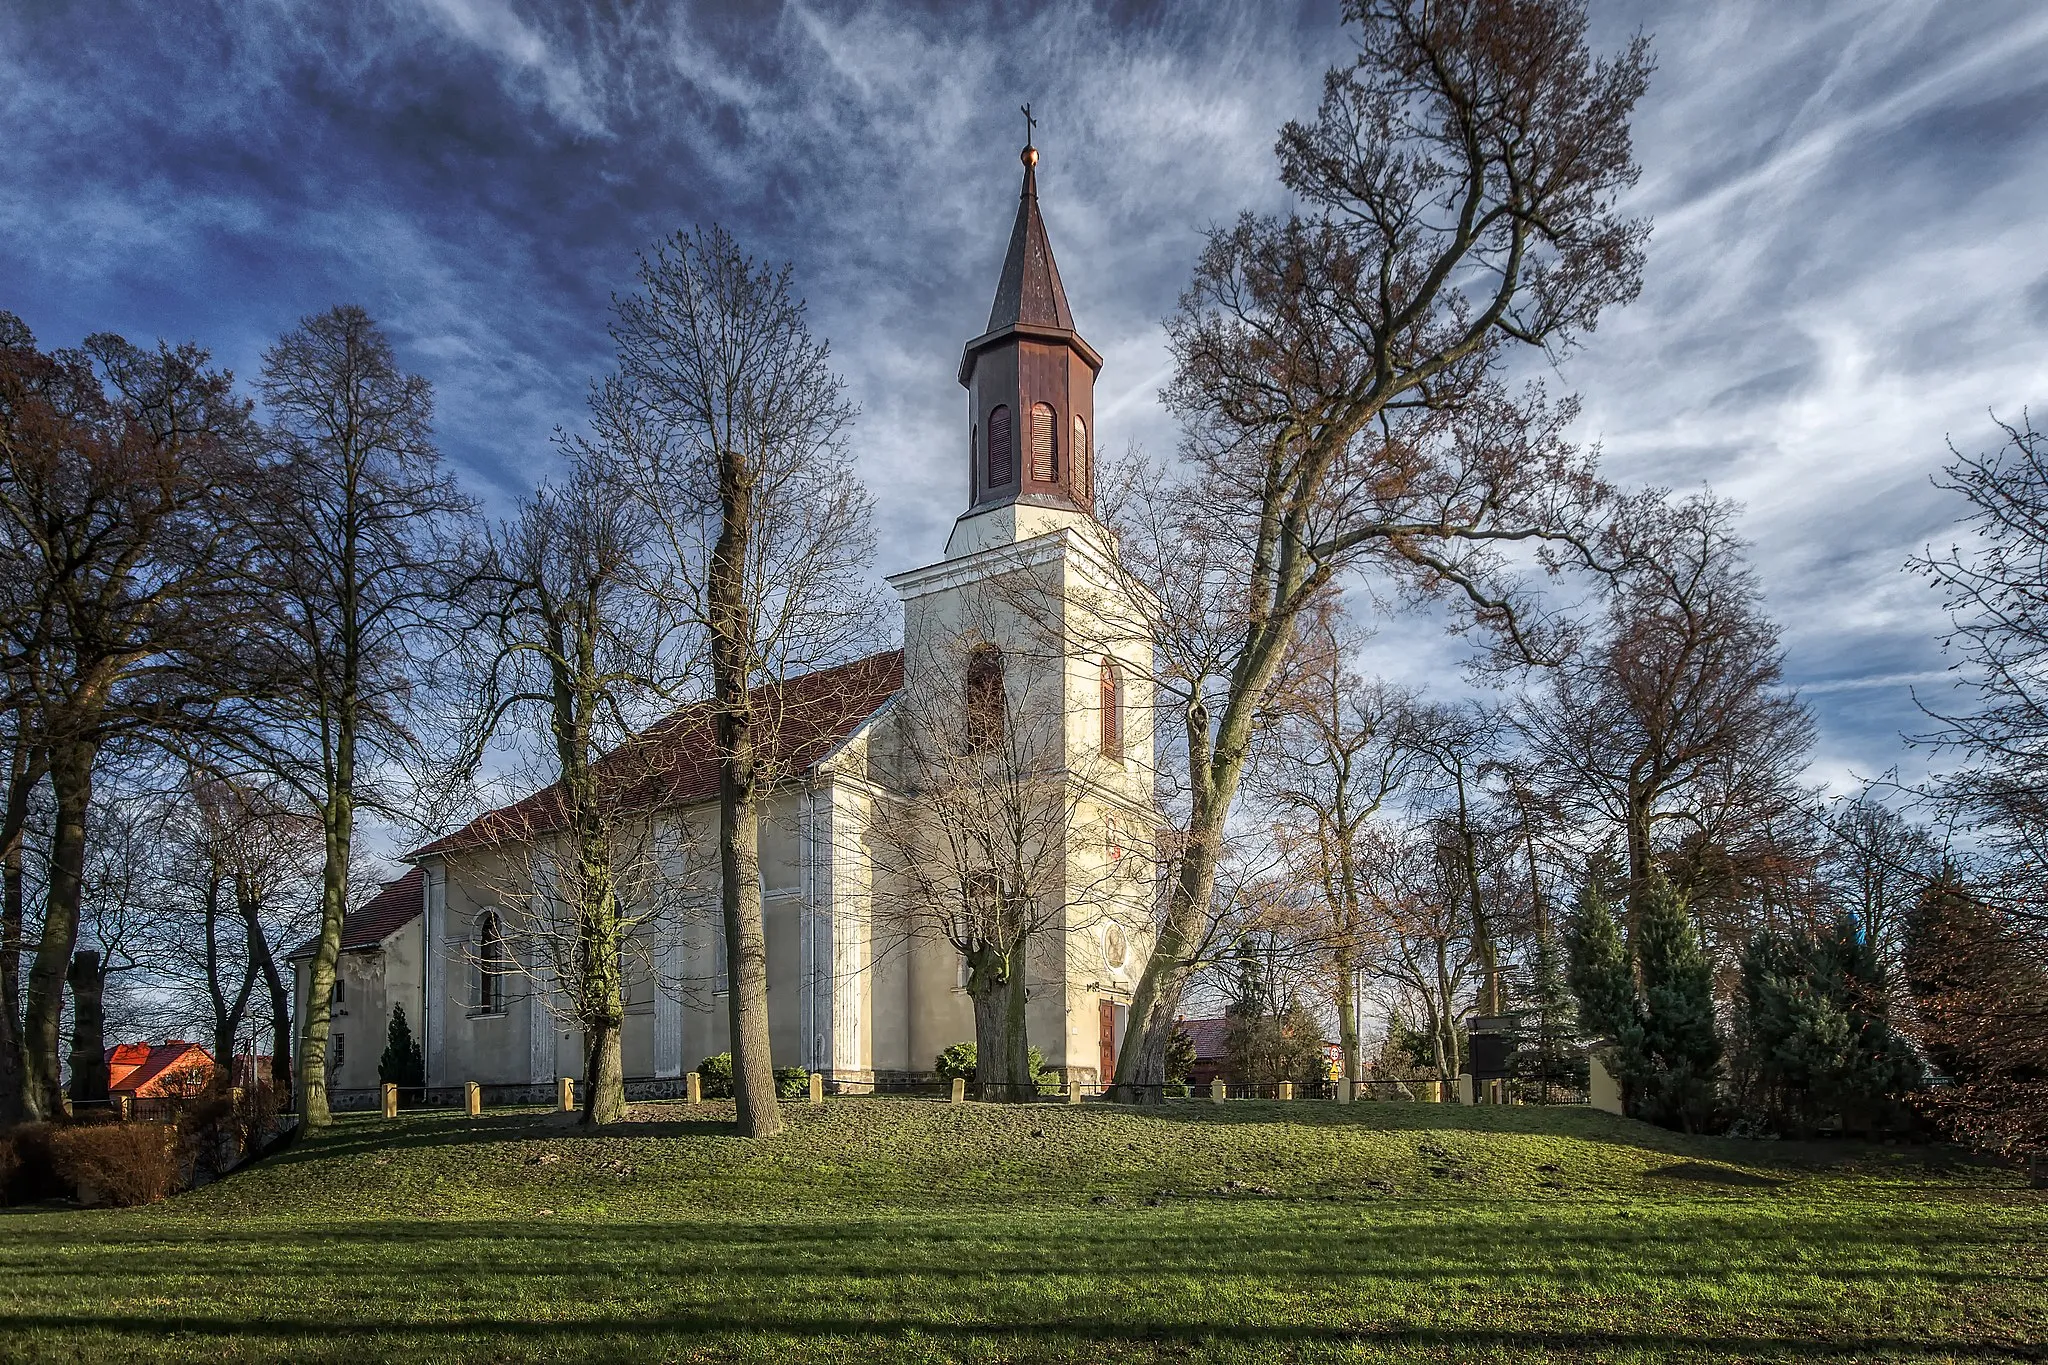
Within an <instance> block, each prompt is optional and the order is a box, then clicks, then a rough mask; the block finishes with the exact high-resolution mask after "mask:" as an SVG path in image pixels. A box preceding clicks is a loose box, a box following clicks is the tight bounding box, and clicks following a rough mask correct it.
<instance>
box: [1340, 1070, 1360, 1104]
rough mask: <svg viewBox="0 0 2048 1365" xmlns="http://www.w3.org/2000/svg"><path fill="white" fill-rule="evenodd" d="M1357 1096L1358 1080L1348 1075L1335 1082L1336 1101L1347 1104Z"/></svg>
mask: <svg viewBox="0 0 2048 1365" xmlns="http://www.w3.org/2000/svg"><path fill="white" fill-rule="evenodd" d="M1357 1098H1358V1082H1357V1081H1354V1080H1352V1079H1351V1078H1350V1077H1349V1076H1346V1077H1344V1078H1343V1079H1342V1080H1339V1081H1338V1082H1337V1103H1339V1104H1349V1103H1351V1101H1353V1100H1355V1099H1357Z"/></svg>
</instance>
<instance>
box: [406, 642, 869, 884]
mask: <svg viewBox="0 0 2048 1365" xmlns="http://www.w3.org/2000/svg"><path fill="white" fill-rule="evenodd" d="M902 687H903V651H902V650H900V649H894V650H890V651H888V652H887V653H885V654H874V655H870V656H869V657H867V658H865V659H856V660H855V661H854V662H852V663H849V664H841V665H839V666H838V667H837V668H825V669H820V670H818V671H817V672H815V673H805V674H802V675H800V676H798V677H794V678H791V679H789V680H788V681H787V682H785V683H782V684H781V685H779V686H778V687H775V688H772V689H764V691H766V692H767V693H768V694H769V695H768V697H767V700H766V704H767V705H768V706H769V707H771V708H776V709H779V711H780V713H781V723H780V725H779V726H777V727H776V734H775V737H774V741H773V746H772V748H771V749H769V750H768V751H767V752H765V753H764V754H763V755H762V759H763V762H764V765H766V766H769V767H772V768H775V769H780V770H781V771H783V772H801V771H803V770H804V769H807V768H809V767H811V766H812V765H814V764H816V763H818V762H819V761H820V760H822V759H824V758H825V757H826V756H827V755H829V754H830V753H831V752H832V750H833V749H834V748H835V747H837V746H838V745H839V744H840V743H841V742H842V741H843V740H845V739H846V738H847V737H848V736H849V735H851V734H852V733H853V732H854V731H855V730H856V729H858V728H860V725H861V723H862V722H863V721H865V720H867V719H868V717H870V716H872V715H874V714H875V712H876V711H878V710H880V709H881V707H882V704H883V703H884V702H886V701H888V699H889V698H890V697H891V696H893V695H895V694H896V693H897V692H898V691H900V690H901V689H902ZM596 767H597V775H598V781H599V782H600V783H601V784H603V783H610V784H611V787H612V791H611V792H610V793H609V794H610V795H611V796H613V798H614V799H615V800H617V801H618V803H619V808H620V809H622V810H627V811H650V810H661V809H665V808H669V807H675V806H688V805H693V804H695V803H697V802H699V801H708V800H710V799H711V798H712V797H715V796H716V795H718V746H717V744H716V743H715V742H714V739H713V736H712V728H711V711H710V707H709V705H708V704H707V703H704V702H696V703H692V704H691V705H689V706H685V707H682V708H680V709H678V710H676V711H674V712H672V713H670V714H669V715H668V716H666V717H664V718H663V719H661V720H659V721H657V722H655V724H653V725H651V726H649V727H648V728H647V730H646V731H645V732H644V733H642V734H641V735H639V736H638V737H637V738H635V739H632V740H628V741H627V742H626V743H624V744H621V745H620V746H619V747H618V748H616V749H614V750H612V751H611V752H610V753H608V754H606V755H605V756H604V757H603V758H601V759H599V760H598V761H597V765H596ZM622 788H623V790H622ZM565 823H566V820H565V817H564V814H563V811H562V798H561V791H560V789H559V785H556V786H548V787H543V788H541V790H539V791H537V792H535V793H534V794H533V795H531V796H529V797H526V798H525V799H523V800H520V801H515V802H513V803H512V804H511V805H509V806H504V807H501V808H499V809H497V810H494V811H491V812H489V813H487V814H485V815H481V816H479V817H477V818H476V819H474V820H472V821H470V822H469V823H468V824H467V825H465V826H463V827H462V828H461V829H459V830H457V831H455V832H454V833H453V834H450V835H447V836H445V837H443V838H440V839H436V840H435V841H434V842H433V843H431V844H428V845H426V847H424V848H418V849H414V850H413V851H412V852H411V853H410V854H408V855H406V856H407V857H410V858H426V857H432V856H434V855H437V854H443V853H455V852H460V851H462V850H464V849H471V848H481V847H484V846H485V845H488V844H495V843H500V842H508V841H516V840H519V839H530V838H533V837H535V836H536V835H541V834H549V833H552V832H554V831H556V830H558V829H561V828H562V827H563V825H564V824H565Z"/></svg>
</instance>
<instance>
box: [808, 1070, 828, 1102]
mask: <svg viewBox="0 0 2048 1365" xmlns="http://www.w3.org/2000/svg"><path fill="white" fill-rule="evenodd" d="M824 1102H825V1077H824V1075H823V1073H821V1072H817V1071H813V1072H812V1073H811V1103H812V1104H814V1105H816V1104H823V1103H824Z"/></svg>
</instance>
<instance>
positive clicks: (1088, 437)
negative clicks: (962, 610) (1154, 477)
mask: <svg viewBox="0 0 2048 1365" xmlns="http://www.w3.org/2000/svg"><path fill="white" fill-rule="evenodd" d="M1022 160H1023V162H1024V185H1023V189H1022V190H1021V191H1020V192H1019V194H1018V197H1017V217H1016V221H1015V222H1014V223H1013V224H1012V225H1011V228H1010V246H1009V250H1008V251H1007V252H1005V253H1004V256H1003V270H1002V275H1001V276H1000V277H999V278H998V280H997V282H996V297H995V303H994V304H993V305H992V306H991V307H990V308H989V313H988V327H987V328H986V329H985V330H984V331H983V332H982V334H981V335H980V336H978V337H975V338H974V339H973V340H972V341H969V342H968V343H967V345H966V346H965V348H964V349H963V350H962V351H961V353H960V383H961V384H962V386H964V387H965V388H966V390H967V425H968V433H967V470H968V473H967V512H966V514H965V515H964V516H962V517H961V518H960V523H959V525H957V526H956V527H955V529H954V534H953V538H952V541H951V542H949V543H948V545H947V550H946V552H947V554H948V556H949V557H950V556H952V555H954V554H958V553H963V552H971V551H973V550H976V549H981V548H984V547H986V546H988V545H992V544H1001V543H1004V542H1011V541H1016V540H1023V539H1028V538H1029V537H1031V536H1033V535H1042V534H1044V533H1045V532H1047V531H1051V530H1055V529H1058V528H1060V527H1062V526H1067V525H1077V524H1079V523H1080V522H1081V521H1083V520H1085V519H1087V518H1088V517H1090V516H1091V515H1092V513H1093V512H1094V508H1095V468H1094V465H1095V459H1094V456H1095V444H1094V440H1095V376H1096V374H1097V373H1098V372H1099V371H1100V370H1101V369H1102V357H1101V356H1100V355H1099V354H1097V353H1096V350H1095V348H1094V347H1093V346H1090V345H1089V344H1088V343H1087V342H1086V341H1085V340H1083V339H1082V337H1081V334H1080V332H1079V331H1077V330H1076V329H1075V327H1074V313H1073V310H1072V309H1071V308H1069V307H1068V306H1067V291H1066V290H1065V289H1064V288H1063V287H1062V286H1061V284H1060V269H1059V266H1058V264H1057V263H1056V262H1055V261H1054V260H1053V255H1052V243H1051V242H1050V241H1049V240H1048V239H1047V237H1046V233H1045V220H1044V219H1043V218H1041V217H1040V216H1039V212H1038V149H1037V148H1036V147H1034V146H1032V145H1031V144H1030V141H1029V140H1028V139H1027V140H1026V142H1025V146H1024V152H1023V156H1022Z"/></svg>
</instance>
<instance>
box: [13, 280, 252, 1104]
mask: <svg viewBox="0 0 2048 1365" xmlns="http://www.w3.org/2000/svg"><path fill="white" fill-rule="evenodd" d="M0 342H4V343H5V344H4V345H0V582H4V583H5V584H6V593H7V597H8V600H7V602H6V604H5V606H6V609H5V611H4V612H0V630H4V632H5V635H6V639H5V644H4V650H5V659H4V672H5V674H6V677H7V679H8V681H9V683H10V684H11V686H12V688H13V691H14V697H15V699H16V706H17V707H18V708H20V709H18V710H17V715H18V716H20V717H22V719H20V721H19V722H18V726H17V730H16V734H17V737H19V736H22V735H28V736H31V737H32V738H31V739H30V740H29V752H28V755H27V757H26V758H25V759H24V758H22V757H21V756H20V755H19V754H18V756H17V765H16V769H15V778H16V781H17V782H20V781H23V780H24V779H25V775H26V774H28V773H32V772H33V770H34V769H35V768H36V767H37V766H46V767H47V773H48V778H49V781H50V784H51V794H52V797H53V799H54V806H55V812H54V820H53V824H52V829H51V837H50V848H49V872H48V877H47V881H46V883H45V891H44V896H45V902H44V908H43V916H42V930H41V933H40V935H39V939H38V942H37V945H36V952H35V958H34V962H33V964H32V966H31V967H30V971H29V978H28V989H27V992H26V998H25V1000H24V1002H23V1004H24V1009H23V1021H22V1031H21V1036H20V1047H21V1062H22V1064H21V1069H20V1073H19V1076H18V1077H17V1078H16V1079H17V1080H18V1082H19V1085H20V1088H21V1091H22V1093H21V1096H20V1099H19V1101H17V1100H16V1099H15V1098H14V1097H12V1096H10V1097H8V1098H7V1099H6V1100H4V1101H0V1110H8V1111H25V1112H27V1113H28V1114H29V1115H30V1116H33V1117H47V1116H49V1115H51V1114H54V1113H55V1112H57V1107H58V1105H59V1103H60V1099H61V1097H60V1094H59V1064H60V1058H59V1052H58V1049H59V1037H58V1027H59V1017H60V1014H61V1011H62V1008H63V992H64V986H65V977H66V974H67V972H68V971H69V969H70V966H71V955H72V949H73V947H74V945H75V943H76V940H77V935H78V929H79V908H80V897H81V895H82V888H83V884H84V883H83V879H84V877H85V873H86V866H87V842H88V824H89V821H90V819H91V814H92V808H93V790H94V781H95V776H96V773H97V770H98V767H99V762H100V758H101V755H102V753H103V752H104V751H105V750H106V749H107V748H108V747H109V745H111V744H118V743H121V742H123V741H125V740H126V739H129V738H136V739H144V740H153V741H154V740H163V739H165V738H166V737H168V736H175V735H176V734H178V733H180V732H182V731H184V730H187V729H189V728H190V727H193V726H195V725H199V724H202V723H204V722H205V721H207V720H208V719H209V718H210V716H211V714H212V713H213V712H214V711H215V710H216V709H217V708H218V707H219V705H220V702H221V700H222V673H223V672H224V671H225V670H226V666H227V663H228V661H229V659H230V658H231V656H232V654H233V652H234V650H235V649H236V647H237V645H238V643H239V638H240V637H241V636H242V635H243V634H245V633H246V632H247V630H248V629H249V628H250V622H251V619H252V616H251V611H250V601H249V598H248V596H247V594H246V593H245V592H244V591H243V584H244V582H245V581H246V580H245V579H244V578H243V576H242V573H241V570H242V569H243V568H244V566H245V563H246V559H245V555H246V542H245V541H244V539H243V538H242V530H243V527H244V526H245V524H246V523H245V518H244V516H243V506H242V504H243V500H244V499H246V498H247V497H249V496H250V495H251V493H252V491H253V490H254V489H255V488H256V487H258V486H259V485H260V482H261V480H260V479H259V477H258V469H257V465H256V462H255V460H254V458H253V449H252V443H251V441H250V440H249V422H248V408H247V404H246V403H244V402H243V401H242V400H240V399H239V398H237V397H236V396H235V394H234V391H233V386H232V382H231V380H230V378H229V376H228V375H226V374H224V373H222V372H220V371H216V370H213V369H210V368H209V366H208V357H207V355H206V353H205V352H204V351H202V350H200V349H199V348H197V347H195V346H191V345H186V346H179V347H171V346H168V345H161V344H160V345H159V346H158V347H157V348H156V349H154V350H144V349H142V348H140V347H136V346H132V345H130V344H129V343H128V342H126V341H123V340H122V339H121V338H119V337H115V336H108V335H98V336H94V337H90V338H88V339H87V341H86V344H85V347H84V348H83V349H82V350H78V351H60V352H57V353H55V354H48V355H46V354H44V353H42V352H40V351H38V350H37V349H36V348H35V346H34V343H33V339H32V338H31V337H30V336H29V335H28V332H27V329H26V328H25V327H23V326H21V324H20V321H19V320H18V319H15V318H13V317H12V316H11V315H7V316H4V317H0ZM38 754H40V755H41V758H40V760H38V759H37V757H36V755H38ZM30 786H31V787H32V786H33V783H32V782H30Z"/></svg>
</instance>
